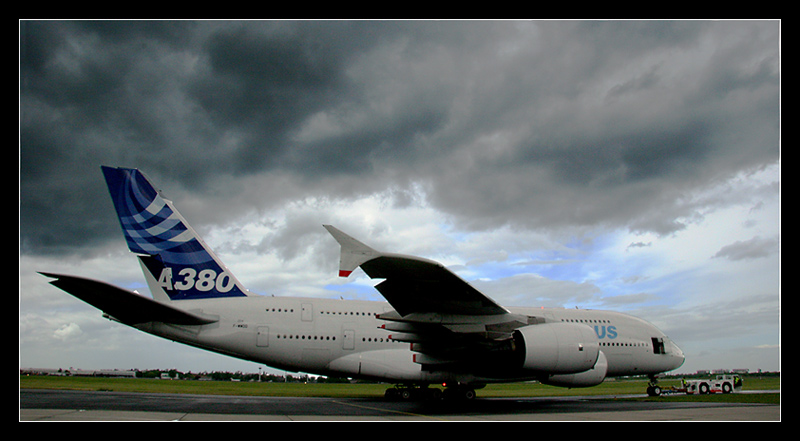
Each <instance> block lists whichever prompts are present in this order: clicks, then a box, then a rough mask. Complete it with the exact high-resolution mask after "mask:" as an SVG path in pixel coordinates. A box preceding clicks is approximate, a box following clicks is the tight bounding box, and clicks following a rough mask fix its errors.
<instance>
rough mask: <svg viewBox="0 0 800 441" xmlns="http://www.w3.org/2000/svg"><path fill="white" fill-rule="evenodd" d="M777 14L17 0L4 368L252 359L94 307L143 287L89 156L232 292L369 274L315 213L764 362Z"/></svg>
mask: <svg viewBox="0 0 800 441" xmlns="http://www.w3.org/2000/svg"><path fill="white" fill-rule="evenodd" d="M780 31H781V22H780V21H777V20H776V21H769V20H766V21H757V20H691V21H680V20H666V21H657V20H646V21H635V20H624V21H614V20H608V21H607V20H579V21H570V20H551V21H537V20H503V21H489V20H486V21H483V20H472V21H456V20H453V21H450V20H401V21H394V20H380V21H371V20H357V21H342V20H322V21H316V20H306V21H286V20H281V21H221V20H212V21H185V20H182V21H123V20H116V21H88V20H87V21H62V20H49V21H30V20H23V21H20V22H19V43H20V46H19V116H20V118H19V121H20V123H19V195H20V200H19V255H20V259H19V359H20V367H48V368H70V367H74V368H82V369H114V368H116V369H170V368H174V369H179V370H182V371H193V372H199V371H214V370H227V371H244V372H257V371H258V368H259V366H258V365H256V364H254V363H252V362H245V361H240V360H236V359H233V358H230V357H225V356H222V355H217V354H212V353H209V352H206V351H203V350H199V349H194V348H190V347H187V346H183V345H180V344H178V343H173V342H170V341H167V340H163V339H160V338H157V337H153V336H150V335H147V334H144V333H141V332H139V331H137V330H134V329H132V328H128V327H125V326H123V325H120V324H117V323H114V322H110V321H108V320H106V319H104V318H102V315H101V313H100V312H99V311H98V310H96V309H94V308H93V307H91V306H89V305H87V304H85V303H83V302H81V301H80V300H77V299H75V298H73V297H72V296H70V295H68V294H66V293H64V292H63V291H61V290H59V289H57V288H55V287H53V286H51V285H49V284H48V280H49V279H47V278H45V277H43V276H41V275H40V274H38V273H37V271H45V272H53V273H64V274H72V275H78V276H83V277H89V278H95V279H99V280H103V281H106V282H109V283H113V284H115V285H118V286H121V287H124V288H128V289H132V290H137V291H138V292H140V293H142V294H143V295H148V293H149V292H148V290H147V287H146V285H145V284H144V278H143V275H142V274H141V272H140V269H139V265H138V262H137V261H136V258H135V256H134V255H132V254H131V253H130V252H128V250H127V246H126V244H125V241H124V238H123V235H122V232H121V230H120V227H119V223H118V221H117V219H116V216H115V214H114V209H113V205H112V202H111V199H110V197H109V195H108V191H107V189H106V186H105V182H104V180H103V177H102V173H101V171H100V166H101V165H108V166H119V167H133V168H138V169H140V170H142V171H143V172H145V173H146V174H147V175H148V176H149V177H150V178H151V180H152V181H153V182H154V183H155V185H156V186H158V187H159V188H161V189H162V190H163V192H164V194H165V195H166V196H167V197H168V198H169V199H171V200H173V201H174V203H175V204H176V206H177V208H178V210H180V212H181V213H182V214H183V216H184V217H185V218H187V219H188V221H189V222H190V223H191V224H192V226H193V227H194V228H195V229H196V230H198V232H199V233H200V234H201V235H202V236H203V237H204V238H205V239H206V242H207V243H208V244H209V245H211V247H212V248H213V249H214V250H215V251H216V252H217V254H218V255H219V257H220V258H221V259H222V260H223V261H224V262H225V264H226V265H227V266H228V267H229V268H230V269H231V271H232V272H233V273H235V274H236V276H237V277H238V278H239V280H240V281H242V282H243V284H244V285H245V286H247V287H248V288H249V289H250V290H251V291H253V292H255V293H258V294H263V295H275V296H308V297H316V298H343V299H367V300H382V298H381V296H380V294H379V293H378V292H377V291H376V290H374V288H373V286H374V283H375V281H373V280H370V279H368V278H367V277H366V275H364V274H363V272H360V271H357V272H355V273H353V275H351V276H350V278H348V279H343V278H339V277H338V275H337V269H338V253H339V247H338V244H337V243H336V242H335V240H333V238H332V237H330V236H329V235H328V233H327V232H326V231H325V230H324V228H323V227H322V225H323V224H332V225H335V226H336V227H338V228H339V229H341V230H343V231H345V232H347V233H348V234H350V235H352V236H354V237H356V238H358V239H359V240H361V241H362V242H364V243H366V244H368V245H370V246H372V247H373V248H376V249H380V250H383V251H387V252H397V253H403V254H411V255H417V256H422V257H426V258H429V259H434V260H437V261H440V262H442V263H443V264H445V265H446V266H447V267H448V268H450V269H451V270H452V271H454V272H455V273H457V274H458V275H459V276H461V277H462V278H464V279H465V280H467V281H469V282H470V283H471V284H473V285H474V286H475V287H476V288H478V289H480V290H481V291H482V292H484V293H486V294H487V295H489V296H490V297H492V298H493V299H495V300H496V301H497V302H498V303H500V304H503V305H505V306H534V307H541V306H545V307H565V308H582V309H609V310H615V311H620V312H624V313H628V314H633V315H636V316H638V317H641V318H643V319H645V320H648V321H650V322H652V323H654V324H655V325H656V326H658V327H659V329H661V330H662V331H664V332H665V333H666V334H667V335H669V336H670V338H672V340H674V341H675V342H676V343H677V344H678V345H679V346H680V347H681V348H682V349H683V350H684V352H685V353H686V357H687V358H686V362H685V363H684V365H683V366H682V367H681V368H680V369H679V372H687V373H688V372H695V371H697V370H699V369H740V368H742V369H750V370H751V371H755V370H758V369H762V370H766V371H775V370H779V369H780V354H781V350H780V340H781V339H780V336H781V332H780V331H781V314H780V305H781V271H780V269H781V265H780V251H781V247H780V245H781V238H780V229H781V228H780V226H781V225H780V211H781V193H780V187H781V186H780V183H781V163H780V159H781V158H780V156H781V149H780V117H781V108H780V97H781V88H780V85H781V84H780V61H781V52H780V47H781V33H780Z"/></svg>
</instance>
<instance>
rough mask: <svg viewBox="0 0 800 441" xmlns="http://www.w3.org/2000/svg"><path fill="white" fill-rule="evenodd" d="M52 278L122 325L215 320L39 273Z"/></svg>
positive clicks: (86, 281) (81, 281) (94, 282)
mask: <svg viewBox="0 0 800 441" xmlns="http://www.w3.org/2000/svg"><path fill="white" fill-rule="evenodd" d="M40 274H42V275H44V276H47V277H52V278H54V279H56V280H53V281H51V282H50V284H52V285H54V286H56V287H58V288H61V289H62V290H64V291H66V292H68V293H69V294H72V295H73V296H75V297H77V298H79V299H81V300H83V301H84V302H86V303H88V304H90V305H92V306H94V307H95V308H98V309H100V310H101V311H103V312H104V313H106V314H108V315H109V316H111V317H113V318H114V319H116V320H119V321H120V322H122V323H125V324H126V325H136V324H139V323H147V322H163V323H171V324H175V325H207V324H209V323H213V322H215V321H217V320H216V319H209V318H206V317H201V316H199V315H195V314H191V313H188V312H186V311H183V310H180V309H177V308H174V307H172V306H169V305H167V304H164V303H160V302H157V301H155V300H152V299H150V298H147V297H144V296H141V295H139V294H136V293H134V292H131V291H128V290H125V289H122V288H118V287H116V286H113V285H109V284H107V283H104V282H100V281H97V280H91V279H84V278H82V277H75V276H65V275H60V274H51V273H40Z"/></svg>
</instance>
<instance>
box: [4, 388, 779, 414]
mask: <svg viewBox="0 0 800 441" xmlns="http://www.w3.org/2000/svg"><path fill="white" fill-rule="evenodd" d="M612 398H614V397H559V398H478V399H475V400H473V401H469V402H457V403H446V402H437V403H431V402H403V401H387V400H384V399H378V398H376V399H363V398H348V399H342V398H336V399H334V398H300V397H296V398H294V397H293V398H287V397H241V396H239V397H232V396H212V395H181V394H148V393H124V392H95V391H89V392H84V391H54V390H31V389H21V390H20V413H19V421H22V422H35V421H38V422H45V421H84V422H89V421H117V422H144V421H184V422H189V421H216V422H221V421H226V422H234V421H273V422H288V421H308V422H312V421H313V422H361V421H431V422H434V421H450V422H503V421H631V422H640V421H648V422H663V421H671V422H679V421H753V422H756V421H757V422H763V421H775V422H778V421H780V420H781V411H780V409H781V408H780V405H765V404H738V403H734V404H731V403H706V402H700V401H696V402H695V401H688V402H673V401H667V400H665V401H640V400H626V399H612Z"/></svg>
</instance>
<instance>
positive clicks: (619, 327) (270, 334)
mask: <svg viewBox="0 0 800 441" xmlns="http://www.w3.org/2000/svg"><path fill="white" fill-rule="evenodd" d="M172 304H173V305H175V306H178V307H180V308H181V309H185V310H187V311H190V312H192V313H195V314H198V313H199V314H202V315H204V316H208V317H212V318H219V321H217V322H215V323H212V324H209V325H203V326H178V325H171V324H164V323H146V324H143V325H138V326H136V327H137V328H138V329H140V330H142V331H145V332H148V333H152V334H155V335H158V336H161V337H164V338H168V339H171V340H175V341H178V342H181V343H185V344H189V345H192V346H196V347H200V348H205V349H208V350H211V351H214V352H219V353H223V354H226V355H231V356H234V357H237V358H242V359H246V360H251V361H254V362H257V363H263V364H265V365H268V366H271V367H274V368H279V369H283V370H289V371H302V372H307V373H313V374H321V375H330V376H343V377H362V378H372V379H377V380H383V381H392V382H430V383H432V382H443V381H462V382H472V381H483V382H491V381H518V380H521V379H525V378H527V377H517V378H503V379H502V380H501V379H492V378H478V377H474V376H471V375H469V374H464V373H461V374H456V373H453V372H447V371H435V372H434V371H430V370H423V369H422V368H421V365H420V364H418V363H415V362H414V358H413V357H414V352H412V351H411V346H410V344H409V343H403V342H398V341H394V340H392V339H391V338H390V337H389V336H390V333H389V332H387V331H386V330H384V329H381V328H380V326H381V325H383V324H385V323H387V322H386V321H384V320H381V319H378V318H377V317H376V315H378V314H382V313H385V312H388V311H391V310H392V307H391V306H390V305H389V304H388V303H386V302H374V301H355V300H328V299H312V298H291V297H262V296H251V297H245V298H236V299H232V298H221V299H204V300H181V301H174V302H172ZM509 310H510V312H512V313H515V314H524V315H528V316H535V317H539V318H544V319H545V320H546V322H572V323H582V324H585V325H586V326H589V327H591V328H592V329H593V330H594V331H595V333H596V334H597V337H598V341H599V345H600V350H601V351H602V352H603V353H604V354H605V356H606V358H607V360H608V373H607V376H621V375H640V374H656V373H660V372H665V371H669V370H672V369H675V368H677V367H679V366H680V365H681V364H682V363H683V354H682V353H681V352H680V349H678V347H677V346H675V345H674V344H672V343H671V342H670V341H669V339H668V338H667V337H666V336H665V335H664V334H663V333H662V332H661V331H659V330H658V329H657V328H656V327H655V326H653V325H652V324H650V323H648V322H646V321H644V320H641V319H639V318H636V317H633V316H629V315H625V314H621V313H616V312H609V311H595V310H573V309H538V308H536V309H534V308H509ZM531 378H532V377H531Z"/></svg>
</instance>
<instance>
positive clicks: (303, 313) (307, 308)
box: [300, 303, 314, 322]
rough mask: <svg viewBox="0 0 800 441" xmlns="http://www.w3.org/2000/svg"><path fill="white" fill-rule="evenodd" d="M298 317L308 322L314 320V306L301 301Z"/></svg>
mask: <svg viewBox="0 0 800 441" xmlns="http://www.w3.org/2000/svg"><path fill="white" fill-rule="evenodd" d="M300 318H301V319H302V320H303V321H304V322H310V321H313V320H314V307H313V305H312V304H311V303H303V305H302V306H301V309H300Z"/></svg>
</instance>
